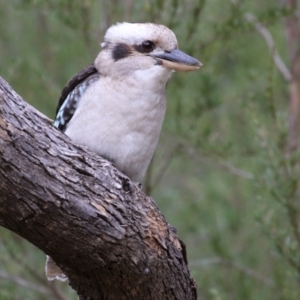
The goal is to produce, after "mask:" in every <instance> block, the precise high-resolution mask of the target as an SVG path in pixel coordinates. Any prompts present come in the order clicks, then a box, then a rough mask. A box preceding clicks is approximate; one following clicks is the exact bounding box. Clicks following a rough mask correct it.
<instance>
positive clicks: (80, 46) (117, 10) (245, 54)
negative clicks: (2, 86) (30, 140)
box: [0, 0, 300, 300]
mask: <svg viewBox="0 0 300 300" xmlns="http://www.w3.org/2000/svg"><path fill="white" fill-rule="evenodd" d="M299 11H300V3H299V1H297V0H282V1H281V2H280V1H277V0H275V1H274V0H265V1H259V0H210V1H206V0H185V1H178V0H165V1H163V0H152V1H151V0H139V1H133V0H124V1H116V0H111V1H104V0H102V1H101V0H100V1H99V0H98V1H96V0H81V1H73V0H50V1H42V0H12V1H5V0H0V75H1V76H2V77H4V78H5V79H6V80H7V81H8V82H9V83H10V84H11V85H12V87H13V88H14V89H15V90H16V91H17V92H18V93H19V94H20V95H21V96H22V97H23V98H24V99H25V100H26V101H28V102H30V103H31V104H32V105H33V106H35V107H36V108H38V109H39V110H40V111H42V112H43V113H45V114H46V115H48V116H49V117H50V118H53V117H54V112H55V107H56V104H57V100H58V98H59V95H60V91H61V90H62V88H63V86H64V85H65V83H66V82H67V81H68V80H69V79H70V77H71V76H73V75H74V74H76V73H77V72H78V71H79V70H81V69H82V68H83V67H85V66H86V65H88V64H89V63H91V62H92V61H93V60H94V58H95V57H96V55H97V53H98V51H99V43H100V42H101V41H102V36H103V34H104V32H105V30H106V29H107V28H108V27H109V26H110V25H111V24H113V23H115V22H117V21H131V22H145V21H151V22H155V23H162V24H165V25H167V26H169V27H170V28H172V29H173V31H174V32H175V34H176V35H177V38H178V41H179V46H180V49H181V50H183V51H185V52H187V53H189V54H190V55H193V56H195V57H196V58H198V59H199V60H200V61H201V62H203V63H204V68H203V69H202V70H201V71H198V72H193V73H188V74H177V73H176V74H174V76H173V78H172V80H171V82H170V84H169V85H168V110H167V115H166V120H165V123H164V128H163V132H162V136H161V140H160V144H159V147H158V150H157V153H156V155H155V157H154V160H153V162H152V164H151V167H150V168H149V172H148V174H147V177H146V179H145V182H144V187H145V190H146V192H147V193H149V194H151V195H152V196H153V198H154V199H155V200H156V201H157V203H158V206H159V207H160V209H161V211H162V212H163V213H164V214H165V216H166V218H167V219H168V221H169V222H170V223H171V224H172V225H173V226H175V227H176V228H177V229H178V234H179V236H180V237H181V238H182V239H183V240H184V241H185V242H186V244H187V250H188V258H189V265H190V269H191V272H192V276H193V277H194V278H195V280H196V282H197V284H198V293H199V295H200V298H201V299H212V300H221V299H222V300H227V299H236V300H241V299H243V300H247V299H256V300H258V299H272V300H274V299H288V300H292V299H299V295H300V282H299V279H300V251H299V250H300V228H299V222H300V201H299V188H298V185H299V178H300V174H299V163H298V160H299V150H298V146H297V144H298V127H299V126H298V111H299V101H300V92H299V85H300V78H299V76H300V75H299V69H300V45H299V43H300V32H299V30H300V29H299V26H300V24H299ZM12 205H13V204H12ZM0 253H1V256H0V299H1V300H2V299H3V300H5V299H9V300H10V299H30V300H37V299H41V300H42V299H43V300H44V299H45V300H46V299H60V300H62V299H77V298H76V295H75V293H74V291H72V290H71V289H70V288H69V287H68V285H67V284H66V283H64V284H58V283H55V284H53V283H52V284H49V283H48V282H47V281H46V279H45V276H44V262H45V255H44V254H43V253H42V252H41V251H39V250H38V249H36V248H35V247H33V246H32V245H30V244H29V243H28V242H26V241H24V240H22V239H21V238H19V237H18V236H16V235H14V234H12V233H10V232H8V231H7V230H5V229H3V228H0Z"/></svg>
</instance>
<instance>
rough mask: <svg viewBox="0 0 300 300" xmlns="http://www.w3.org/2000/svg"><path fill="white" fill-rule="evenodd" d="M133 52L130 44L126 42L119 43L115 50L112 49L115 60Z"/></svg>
mask: <svg viewBox="0 0 300 300" xmlns="http://www.w3.org/2000/svg"><path fill="white" fill-rule="evenodd" d="M131 53H132V50H131V48H130V47H129V46H127V45H125V44H117V45H116V46H115V47H114V49H113V51H112V57H113V59H114V61H117V60H120V59H122V58H125V57H128V56H130V55H131Z"/></svg>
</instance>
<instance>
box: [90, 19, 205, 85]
mask: <svg viewBox="0 0 300 300" xmlns="http://www.w3.org/2000/svg"><path fill="white" fill-rule="evenodd" d="M101 47H102V51H101V52H100V54H99V56H98V57H97V59H96V60H95V65H96V68H97V69H98V71H99V72H100V73H102V74H103V75H104V76H105V75H109V76H112V77H113V76H118V77H121V76H130V75H132V73H134V72H136V71H139V74H140V72H141V71H143V73H145V74H144V75H145V77H151V76H154V77H156V78H157V77H161V80H162V81H165V82H166V81H167V80H168V78H169V77H170V74H171V73H172V71H174V70H176V71H192V70H196V69H199V68H200V67H201V66H202V64H201V63H200V62H199V61H197V60H196V59H194V58H193V57H191V56H188V55H187V54H185V53H183V52H181V51H179V50H178V46H177V39H176V36H175V34H174V33H173V31H171V30H170V29H169V28H167V27H166V26H164V25H157V24H152V23H117V24H116V25H113V26H111V27H110V28H109V29H108V30H107V32H106V34H105V36H104V42H103V43H102V44H101ZM149 79H150V78H149ZM157 79H159V78H157Z"/></svg>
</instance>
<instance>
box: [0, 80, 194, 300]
mask: <svg viewBox="0 0 300 300" xmlns="http://www.w3.org/2000/svg"><path fill="white" fill-rule="evenodd" d="M0 225H1V226H4V227H6V228H8V229H9V230H11V231H13V232H15V233H17V234H19V235H20V236H22V237H23V238H25V239H26V240H28V241H30V242H31V243H32V244H34V245H35V246H36V247H38V248H40V249H41V250H43V251H44V252H45V253H46V254H48V255H50V256H51V257H52V258H53V259H54V260H55V261H56V263H57V264H58V265H59V266H60V267H61V268H62V270H63V271H64V272H65V273H66V274H67V276H68V277H69V282H70V285H71V286H72V287H73V288H74V289H75V290H76V291H77V293H78V295H80V297H81V299H94V300H96V299H130V300H132V299H157V300H159V299H180V300H182V299H196V298H197V296H196V288H195V284H194V281H193V279H192V278H191V277H190V274H189V270H188V267H187V261H186V254H185V249H184V245H183V243H182V242H181V241H180V240H179V239H178V237H177V236H176V235H175V232H174V228H173V227H172V226H170V225H169V224H168V223H167V221H166V220H165V218H164V217H163V215H162V214H161V213H160V211H159V210H158V208H157V206H156V205H155V202H154V201H153V200H152V199H151V198H149V197H147V196H146V195H145V194H144V193H143V191H142V190H141V189H140V188H139V187H138V186H136V185H135V184H134V183H132V182H131V181H130V180H129V179H128V178H127V177H126V176H125V175H123V174H122V173H121V172H119V171H118V170H117V169H116V168H115V167H114V166H113V165H112V164H111V163H110V162H108V161H106V160H104V159H102V158H101V157H99V156H97V155H95V154H94V153H91V152H89V151H87V150H86V149H85V148H83V147H80V146H78V145H75V144H73V143H72V141H71V140H70V139H69V138H68V137H67V136H65V135H64V134H63V133H61V132H60V131H58V130H57V129H56V128H54V127H53V126H52V122H51V120H49V119H47V118H46V117H45V116H43V115H42V114H41V113H39V112H38V111H36V110H35V109H34V108H32V107H31V106H30V105H28V104H27V103H26V102H24V101H23V100H22V99H21V97H20V96H18V95H17V94H16V93H15V92H14V91H12V89H11V88H10V86H9V85H8V84H7V83H6V82H5V81H4V80H3V79H2V78H1V77H0Z"/></svg>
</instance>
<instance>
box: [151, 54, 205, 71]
mask: <svg viewBox="0 0 300 300" xmlns="http://www.w3.org/2000/svg"><path fill="white" fill-rule="evenodd" d="M152 56H153V57H154V58H158V59H159V60H161V62H162V65H163V66H164V67H165V68H167V69H171V70H175V71H185V72H186V71H194V70H197V69H200V68H201V67H202V66H203V64H202V63H201V62H200V61H198V60H197V59H195V58H194V57H191V56H189V55H187V54H185V53H184V52H182V51H180V50H178V49H175V50H173V51H171V52H163V53H161V54H158V53H157V54H153V55H152Z"/></svg>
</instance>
